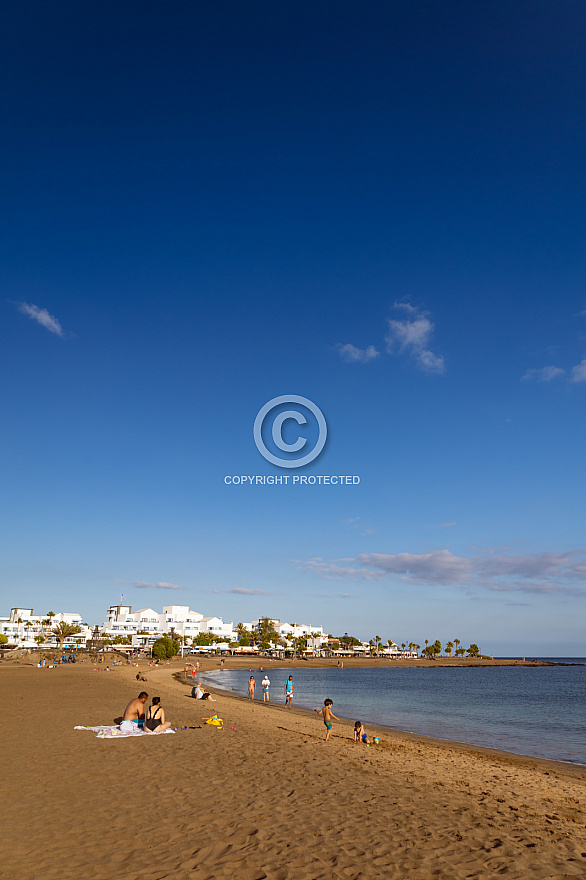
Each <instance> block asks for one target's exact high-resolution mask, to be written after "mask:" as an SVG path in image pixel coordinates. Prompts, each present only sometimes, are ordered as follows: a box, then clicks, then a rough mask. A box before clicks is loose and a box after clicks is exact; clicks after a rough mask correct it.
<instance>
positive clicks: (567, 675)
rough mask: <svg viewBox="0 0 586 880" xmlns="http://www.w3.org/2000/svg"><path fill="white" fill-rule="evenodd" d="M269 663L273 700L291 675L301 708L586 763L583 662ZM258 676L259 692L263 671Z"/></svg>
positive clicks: (237, 676)
mask: <svg viewBox="0 0 586 880" xmlns="http://www.w3.org/2000/svg"><path fill="white" fill-rule="evenodd" d="M527 659H529V658H527ZM543 659H549V660H552V661H557V662H567V663H575V664H586V659H582V658H576V657H570V658H543ZM265 668H266V669H267V671H268V675H269V678H270V680H271V690H270V693H271V700H272V701H273V702H280V703H282V702H283V701H284V696H283V685H284V683H285V680H286V678H287V676H288V675H289V674H292V675H293V679H294V683H295V696H294V701H293V702H294V705H296V706H302V707H304V708H306V709H313V708H318V707H320V706H322V705H323V701H324V699H325V698H326V697H331V699H332V700H333V701H334V712H335V713H336V715H340V716H341V717H343V718H350V719H353V720H357V719H360V721H362V722H364V723H365V724H368V723H371V724H381V725H385V726H386V727H393V728H395V729H398V730H406V731H410V732H411V733H419V734H424V735H426V736H435V737H439V738H440V739H451V740H456V741H458V742H465V743H473V744H475V745H481V746H488V747H490V748H496V749H504V750H506V751H509V752H516V753H518V754H523V755H533V756H535V757H538V758H550V759H553V760H557V761H571V762H572V763H576V764H584V765H586V665H577V666H536V667H527V666H516V667H508V666H477V667H445V666H444V667H442V666H439V667H431V668H429V667H419V668H417V667H407V668H399V667H392V666H391V667H389V666H386V667H363V668H360V667H350V668H345V669H338V668H336V667H329V668H327V669H316V668H307V669H304V668H301V669H293V670H291V669H284V668H277V667H271V666H269V667H265ZM249 676H250V672H249V670H248V669H246V670H229V669H226V670H223V671H217V672H212V673H207V674H206V676H205V678H206V680H207V681H208V682H209V683H210V684H213V685H216V686H217V687H221V688H224V689H226V690H230V691H234V692H236V693H239V694H246V692H247V681H248V678H249ZM254 676H255V679H256V684H257V695H259V694H261V693H262V692H261V688H260V682H261V679H262V677H263V673H260V674H259V673H258V671H257V670H254ZM311 723H312V722H311V721H310V720H309V719H308V724H311ZM316 724H317V722H316Z"/></svg>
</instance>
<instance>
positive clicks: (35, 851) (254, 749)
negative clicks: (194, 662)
mask: <svg viewBox="0 0 586 880" xmlns="http://www.w3.org/2000/svg"><path fill="white" fill-rule="evenodd" d="M206 666H207V671H211V664H206ZM182 668H183V664H182V663H180V662H175V663H172V664H169V665H165V666H162V667H160V668H158V669H155V668H154V667H145V665H144V664H141V667H140V669H141V672H144V675H145V678H146V679H147V683H146V684H142V683H141V682H137V681H136V674H137V669H136V667H134V666H126V665H123V666H116V667H114V668H112V669H111V671H110V672H106V671H105V668H104V666H103V665H101V664H96V665H94V664H91V665H90V664H87V663H84V664H75V665H64V666H61V667H59V668H54V669H51V670H47V669H37V668H36V667H32V666H26V665H16V664H14V665H12V664H2V665H0V699H1V700H2V705H3V707H4V714H3V719H4V722H3V731H2V733H3V740H4V746H5V754H6V756H7V758H8V760H7V761H6V762H5V764H6V768H5V771H4V786H5V791H6V792H7V793H8V796H6V797H5V798H3V799H2V801H1V802H0V821H2V822H3V827H4V829H5V835H6V839H7V840H9V841H10V844H9V845H8V846H7V847H5V849H4V852H3V868H4V870H5V871H6V875H7V876H23V877H37V876H38V877H41V876H42V877H43V878H44V880H74V878H76V877H79V876H80V875H84V876H90V877H92V880H112V877H121V876H124V877H125V878H126V880H161V878H163V877H173V880H233V877H234V876H238V877H241V878H243V880H261V878H267V880H331V878H334V880H380V877H382V876H384V877H385V878H388V880H407V878H408V880H429V878H430V877H434V878H436V880H470V878H474V880H486V878H489V877H493V876H497V875H499V874H501V873H506V874H507V877H508V878H509V880H526V878H527V877H531V878H532V880H533V878H535V880H561V878H564V880H566V878H574V877H576V878H580V877H583V876H584V869H585V867H586V857H584V856H582V853H586V831H585V830H584V827H585V824H586V769H585V768H582V767H580V766H579V765H573V764H566V763H565V762H557V761H546V760H543V759H535V758H530V757H524V756H520V755H516V754H513V753H509V752H504V753H503V752H499V751H497V750H491V749H486V748H484V747H476V746H472V745H470V746H469V745H467V744H461V743H454V742H452V741H445V740H434V739H433V738H431V737H423V736H419V735H416V734H406V733H401V732H398V731H394V730H393V729H392V728H385V729H384V733H382V730H381V733H382V740H381V744H380V745H379V746H373V747H366V746H364V745H362V744H360V743H354V742H352V740H351V737H352V726H353V724H352V722H348V721H340V722H335V723H334V731H333V734H334V735H333V737H332V738H331V740H330V741H329V742H328V743H325V742H324V736H325V730H324V726H323V723H322V722H321V720H320V719H319V718H317V716H316V715H315V714H314V713H312V712H310V711H309V710H306V709H302V708H300V707H295V708H293V709H291V710H288V709H285V707H284V706H282V705H278V704H276V703H272V704H269V707H270V708H268V707H267V705H266V704H265V705H261V703H260V701H258V700H257V701H255V702H254V703H250V702H249V701H248V700H247V699H246V698H245V697H242V696H239V695H236V694H233V693H230V692H225V691H222V690H221V689H219V688H216V687H213V692H214V696H215V697H216V702H214V703H212V704H209V703H207V702H203V703H202V701H196V700H193V699H192V698H191V697H190V696H189V690H188V689H190V687H191V686H192V684H191V682H190V681H181V680H180V679H181V676H182ZM205 671H206V670H202V672H203V673H204V674H205ZM178 678H179V680H178ZM141 688H145V689H146V691H147V692H148V693H149V694H150V695H151V697H152V696H153V695H160V696H161V699H162V702H163V705H164V707H165V711H166V714H167V717H168V719H169V720H170V721H171V722H172V724H173V726H174V727H175V726H176V727H186V728H187V729H185V730H182V731H180V732H178V733H176V734H173V735H170V736H154V737H149V736H141V737H130V738H128V739H119V740H101V739H98V738H96V737H95V736H94V735H93V734H92V733H91V732H89V731H87V730H75V729H74V727H75V725H79V724H82V725H97V724H112V723H113V719H114V717H115V716H118V715H120V714H121V712H122V710H123V708H124V706H125V705H126V703H127V702H128V700H129V699H130V698H132V697H134V696H136V694H137V693H138V691H139V690H140V689H141ZM213 714H217V715H218V716H220V717H221V718H223V719H224V723H223V730H219V729H218V728H216V727H213V726H210V725H206V724H205V721H206V719H207V718H208V717H209V716H211V715H213ZM48 718H49V719H50V723H47V719H48ZM373 729H374V728H369V733H370V732H372V730H373ZM31 756H34V765H35V767H39V768H42V772H40V773H36V772H34V773H31V772H30V767H29V765H30V760H31ZM31 816H34V829H35V831H34V843H31V842H30V840H29V836H30V823H31ZM73 834H75V838H76V845H75V847H72V846H71V835H73Z"/></svg>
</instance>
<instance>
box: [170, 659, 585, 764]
mask: <svg viewBox="0 0 586 880" xmlns="http://www.w3.org/2000/svg"><path fill="white" fill-rule="evenodd" d="M409 665H410V664H409ZM427 665H428V667H429V668H431V667H438V668H439V667H440V666H442V665H443V664H440V663H437V662H434V661H431V662H428V664H427ZM446 665H447V664H446ZM469 665H472V664H467V663H464V664H460V663H458V664H457V667H456V664H451V667H452V668H466V667H468V666H469ZM474 665H478V666H481V665H482V666H484V667H486V666H493V665H494V666H496V665H499V666H503V665H504V666H511V665H517V666H529V667H531V668H538V666H539V667H542V666H550V667H553V666H566V665H570V664H565V663H564V664H561V663H560V664H558V663H540V664H537V663H534V662H531V661H518V662H515V661H511V662H506V663H498V664H497V662H496V661H495V662H494V663H484V664H481V663H478V664H474ZM571 665H579V666H582V665H585V664H571ZM311 666H312V667H313V668H314V669H316V668H317V669H320V668H323V669H328V668H334V669H335V668H337V667H336V665H334V663H329V664H328V665H322V664H320V663H319V662H318V661H317V660H316V661H315V662H314V663H312V664H311ZM379 666H380V664H378V663H377V662H376V661H374V662H372V663H369V664H367V665H363V664H361V663H360V662H359V661H357V662H355V663H353V664H348V668H372V667H375V668H378V667H379ZM393 666H394V664H392V665H391V667H390V668H393ZM407 666H408V661H405V664H404V666H403V668H406V667H407ZM259 667H260V668H261V669H263V671H265V672H266V671H270V672H271V673H272V672H276V671H277V670H281V671H282V672H285V673H286V672H287V671H288V670H289V669H296V668H297V669H304V668H307V667H308V664H307V663H306V662H305V661H301V662H297V663H293V662H291V663H288V664H287V665H281V663H280V662H279V661H272V664H271V666H270V667H269V669H268V670H267V668H266V665H263V664H261V663H260V661H259V663H258V665H257V667H256V670H255V666H254V665H253V666H249V665H248V664H247V663H243V664H239V665H238V666H235V665H231V666H228V665H226V666H225V667H224V669H225V671H231V670H233V671H237V670H240V671H243V669H245V668H247V669H251V670H252V671H258V669H259ZM381 668H389V667H388V666H386V665H385V666H384V667H381ZM410 668H414V667H413V666H411V667H410ZM415 668H416V667H415ZM444 668H445V666H444ZM220 671H221V668H220V666H219V663H216V664H214V665H213V667H212V668H208V669H205V670H203V669H202V670H200V673H201V678H202V681H205V682H206V686H207V687H208V689H209V690H210V691H212V692H214V693H215V692H218V693H222V694H225V695H226V696H231V697H234V698H237V699H242V700H244V701H245V702H248V700H247V697H246V694H245V693H238V692H237V691H233V690H230V689H227V688H222V686H221V683H219V682H218V681H217V680H216V679H212V680H210V679H208V678H206V675H207V674H208V673H218V672H220ZM177 680H178V681H180V676H179V675H178V676H177ZM255 702H262V694H259V697H257V698H256V699H255ZM269 705H271V704H269ZM273 705H276V706H279V705H280V703H273ZM295 708H297V709H299V710H300V711H304V712H308V713H309V714H310V715H311V714H312V709H309V708H305V707H303V706H299V705H298V706H296V707H295ZM360 717H361V720H362V722H363V723H364V724H365V725H366V726H367V727H368V729H369V731H371V730H372V731H375V733H374V735H383V734H385V733H387V732H389V733H393V734H396V735H400V736H405V737H415V738H422V739H424V740H429V741H430V742H435V743H438V744H439V743H445V744H447V745H448V746H454V747H458V746H461V747H463V748H471V749H482V750H486V751H488V752H493V753H495V754H502V755H510V756H514V757H518V758H527V759H528V760H530V761H546V762H552V763H555V764H560V765H563V766H568V767H576V768H583V769H584V770H586V762H581V761H572V760H564V759H563V758H549V757H543V756H539V755H532V754H528V753H527V752H521V751H519V752H516V751H510V750H507V749H504V748H498V747H495V746H490V745H483V744H481V743H477V742H475V741H474V740H469V741H466V740H457V739H453V738H451V737H447V738H443V737H437V736H433V735H432V734H429V733H418V732H415V731H409V730H405V729H404V728H402V727H393V726H391V725H388V724H384V723H381V722H378V721H373V720H371V719H369V717H368V716H367V715H362V714H361V716H360ZM344 720H345V721H347V722H348V723H350V722H351V723H352V724H353V723H354V722H353V721H352V720H351V719H349V718H344Z"/></svg>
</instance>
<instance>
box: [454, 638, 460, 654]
mask: <svg viewBox="0 0 586 880" xmlns="http://www.w3.org/2000/svg"><path fill="white" fill-rule="evenodd" d="M454 644H455V646H456V657H457V656H458V648H459V647H460V639H454Z"/></svg>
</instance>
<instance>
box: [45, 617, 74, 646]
mask: <svg viewBox="0 0 586 880" xmlns="http://www.w3.org/2000/svg"><path fill="white" fill-rule="evenodd" d="M53 616H55V615H53ZM80 632H81V627H79V626H77V624H76V625H75V626H74V625H73V624H72V623H65V622H62V623H58V624H57V626H54V627H53V629H52V630H51V633H52V634H53V635H54V636H55V638H56V639H57V641H58V642H59V650H60V651H62V650H63V645H64V643H65V641H66V640H67V639H70V638H72V637H73V636H75V635H77V634H78V633H80Z"/></svg>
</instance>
